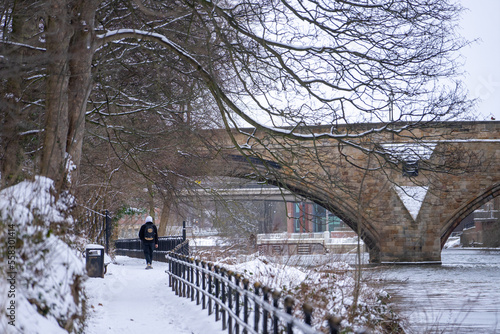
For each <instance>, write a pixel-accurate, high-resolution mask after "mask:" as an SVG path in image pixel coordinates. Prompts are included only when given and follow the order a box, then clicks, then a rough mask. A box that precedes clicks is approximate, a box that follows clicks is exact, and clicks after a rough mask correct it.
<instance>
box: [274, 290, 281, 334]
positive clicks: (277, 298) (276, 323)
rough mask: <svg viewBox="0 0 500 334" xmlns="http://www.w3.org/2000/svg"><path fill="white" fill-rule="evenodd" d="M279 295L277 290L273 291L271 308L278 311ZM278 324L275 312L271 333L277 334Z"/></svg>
mask: <svg viewBox="0 0 500 334" xmlns="http://www.w3.org/2000/svg"><path fill="white" fill-rule="evenodd" d="M280 296H281V293H280V292H279V291H278V290H274V291H273V306H274V308H275V309H278V306H279V299H280ZM278 324H279V317H278V314H276V312H274V313H273V333H274V334H278Z"/></svg>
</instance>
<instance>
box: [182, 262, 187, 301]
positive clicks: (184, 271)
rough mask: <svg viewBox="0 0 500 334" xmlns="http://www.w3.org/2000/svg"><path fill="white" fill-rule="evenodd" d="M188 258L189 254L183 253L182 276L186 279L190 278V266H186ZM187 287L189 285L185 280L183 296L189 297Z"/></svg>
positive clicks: (183, 282)
mask: <svg viewBox="0 0 500 334" xmlns="http://www.w3.org/2000/svg"><path fill="white" fill-rule="evenodd" d="M187 260H188V259H187V256H185V255H182V278H184V280H188V275H189V271H188V267H187V266H186V262H187ZM187 288H188V285H187V284H186V283H185V281H182V297H187V293H186V289H187Z"/></svg>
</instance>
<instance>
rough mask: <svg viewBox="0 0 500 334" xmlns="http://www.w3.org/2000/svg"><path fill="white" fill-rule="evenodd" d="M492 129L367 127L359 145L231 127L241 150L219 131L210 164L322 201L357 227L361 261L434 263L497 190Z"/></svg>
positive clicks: (495, 126) (498, 142) (498, 164)
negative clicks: (393, 131)
mask: <svg viewBox="0 0 500 334" xmlns="http://www.w3.org/2000/svg"><path fill="white" fill-rule="evenodd" d="M374 126H379V125H374V124H358V125H357V128H355V129H354V130H353V128H351V129H350V131H358V132H363V131H365V132H366V131H367V130H368V129H370V128H373V127H374ZM351 127H352V126H351ZM327 130H328V129H325V128H322V127H317V128H315V129H314V132H318V133H320V132H322V131H327ZM499 130H500V122H456V123H455V122H454V123H447V124H445V125H444V126H443V124H440V126H432V125H429V127H428V128H425V129H419V130H418V131H416V130H413V132H412V134H411V135H412V137H414V138H415V137H416V138H419V140H418V141H417V142H410V141H409V140H405V136H404V135H401V136H398V137H397V138H395V139H394V138H393V137H391V136H390V135H387V134H385V135H384V134H377V133H375V134H373V135H371V136H366V137H363V138H362V141H359V142H357V143H356V145H359V147H361V146H363V147H364V148H367V149H366V150H360V149H359V147H356V145H349V144H346V143H345V142H344V143H343V142H339V141H337V140H333V139H321V140H317V141H309V142H303V143H300V146H295V147H291V145H292V144H291V143H290V142H288V141H283V140H281V141H280V140H279V139H275V138H270V137H268V135H267V134H266V133H261V134H259V133H255V131H253V132H252V131H251V130H249V131H248V134H247V133H245V132H244V131H243V133H241V132H239V133H235V134H234V138H235V139H236V142H237V143H238V144H239V145H241V147H252V150H251V151H250V150H249V151H248V157H245V156H243V155H242V154H241V151H237V150H235V149H234V144H232V142H231V141H229V140H228V139H223V137H222V136H221V138H222V139H221V140H220V143H221V150H222V151H223V152H224V153H225V154H224V156H225V159H224V162H223V164H219V165H218V167H217V168H214V170H215V173H218V174H219V175H227V176H239V177H249V176H253V177H255V178H259V179H263V180H266V181H267V182H268V183H271V184H275V185H277V186H280V187H284V188H287V189H288V190H290V191H292V192H294V193H296V194H298V195H301V196H304V197H306V198H308V199H310V200H312V201H314V202H316V203H318V204H320V205H322V206H323V207H325V208H326V209H328V210H329V211H330V212H332V213H334V214H335V215H337V216H338V217H340V218H341V219H342V220H343V221H344V222H345V223H346V224H347V225H349V226H350V227H351V228H352V229H353V230H354V231H356V232H358V234H359V235H360V236H361V238H362V239H363V241H364V242H365V244H366V246H367V247H368V249H369V252H370V261H371V262H382V263H405V262H410V263H422V262H425V263H429V262H430V263H440V262H441V250H442V248H443V245H444V243H445V242H446V240H447V239H448V237H449V236H450V234H451V232H452V231H453V230H454V229H455V227H456V226H458V224H459V223H460V222H461V221H462V220H463V219H464V218H465V217H467V216H468V215H469V214H470V213H472V212H473V211H474V210H476V209H477V208H479V207H480V206H481V205H483V204H484V203H486V202H488V201H489V200H491V199H493V198H494V197H496V196H499V195H500V131H499ZM308 131H311V128H308ZM219 135H220V134H219ZM264 142H265V143H267V144H266V146H267V147H268V148H269V147H272V149H271V150H269V149H268V150H266V149H264V147H263V145H262V143H264ZM293 145H297V144H293Z"/></svg>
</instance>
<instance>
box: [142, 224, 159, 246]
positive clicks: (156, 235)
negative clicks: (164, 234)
mask: <svg viewBox="0 0 500 334" xmlns="http://www.w3.org/2000/svg"><path fill="white" fill-rule="evenodd" d="M151 225H152V226H153V233H154V240H153V241H154V243H155V244H156V245H157V244H158V229H157V228H156V225H155V224H153V223H151V222H148V223H146V224H143V225H142V226H141V229H140V230H139V239H141V240H142V242H146V243H152V242H153V241H148V240H144V231H145V230H146V227H149V226H151Z"/></svg>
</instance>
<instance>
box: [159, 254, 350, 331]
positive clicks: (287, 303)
mask: <svg viewBox="0 0 500 334" xmlns="http://www.w3.org/2000/svg"><path fill="white" fill-rule="evenodd" d="M167 259H168V262H169V265H168V271H167V273H168V274H169V286H170V287H171V288H172V291H174V292H175V294H176V295H178V296H179V297H186V298H190V299H191V301H195V300H196V304H197V305H200V304H201V306H202V309H207V310H208V314H209V315H211V314H213V313H215V321H221V322H222V329H223V330H227V331H228V333H229V334H232V333H236V334H239V333H240V331H241V332H242V333H248V334H257V333H284V332H286V333H290V334H293V332H294V330H297V332H299V333H303V334H321V332H318V331H317V330H315V329H314V328H313V327H312V326H311V325H312V313H313V308H312V307H310V306H309V305H307V304H303V305H302V310H303V312H304V321H302V320H300V319H298V318H295V317H294V316H293V315H292V309H293V305H294V301H293V298H292V297H290V296H287V297H285V298H284V300H283V303H282V304H283V306H284V309H280V308H279V306H278V305H279V301H280V299H281V295H280V292H279V291H277V290H271V289H270V288H268V287H266V286H262V285H261V284H260V283H258V282H257V283H255V284H254V285H253V291H250V290H249V280H248V279H246V278H244V277H243V276H242V275H240V274H237V273H234V272H232V271H230V270H227V269H225V268H222V267H219V266H216V265H213V264H212V263H209V262H204V261H201V260H199V259H194V258H189V257H187V256H184V255H181V254H176V253H172V252H171V253H169V254H168V255H167ZM340 320H341V319H340V318H339V317H336V316H330V317H329V318H328V327H329V333H331V334H334V333H335V334H336V333H339V330H340V329H339V327H340Z"/></svg>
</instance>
